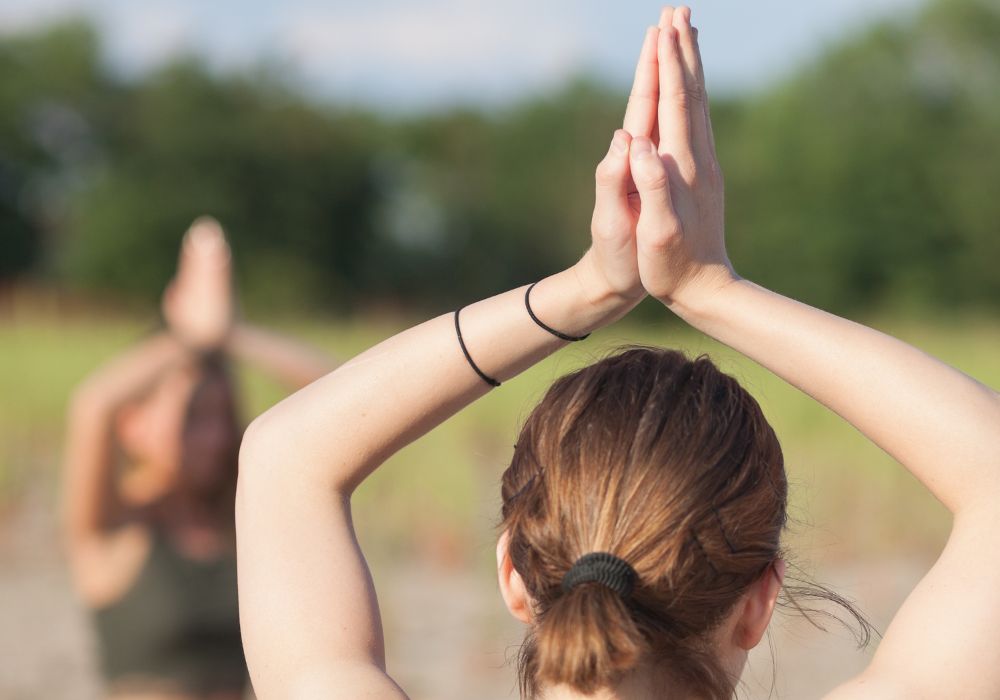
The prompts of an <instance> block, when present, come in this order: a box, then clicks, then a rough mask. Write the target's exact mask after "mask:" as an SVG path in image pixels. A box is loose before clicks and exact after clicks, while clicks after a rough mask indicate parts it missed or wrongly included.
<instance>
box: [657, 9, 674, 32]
mask: <svg viewBox="0 0 1000 700" xmlns="http://www.w3.org/2000/svg"><path fill="white" fill-rule="evenodd" d="M673 18H674V7H673V5H665V6H664V7H663V9H662V10H660V22H659V24H658V26H659V28H660V29H663V28H664V27H669V26H670V25H671V24H672V23H673Z"/></svg>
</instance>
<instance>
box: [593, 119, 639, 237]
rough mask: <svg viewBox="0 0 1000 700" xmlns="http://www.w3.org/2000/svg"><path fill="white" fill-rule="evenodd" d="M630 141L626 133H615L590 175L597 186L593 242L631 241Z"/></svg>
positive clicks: (620, 131)
mask: <svg viewBox="0 0 1000 700" xmlns="http://www.w3.org/2000/svg"><path fill="white" fill-rule="evenodd" d="M630 141H631V138H630V136H629V134H628V132H626V131H624V130H622V129H619V130H618V131H616V132H615V135H614V138H613V139H612V140H611V147H610V148H609V149H608V153H607V155H606V156H604V160H602V161H601V162H600V163H599V164H598V165H597V171H596V172H595V175H594V179H595V181H596V186H597V194H596V197H595V200H594V219H593V233H594V237H595V241H596V239H599V238H600V239H608V238H616V237H622V236H627V237H631V216H630V209H629V205H628V191H629V185H630V177H629V167H628V166H629V162H628V151H629V142H630Z"/></svg>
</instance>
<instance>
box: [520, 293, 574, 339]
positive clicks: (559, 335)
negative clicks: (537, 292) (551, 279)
mask: <svg viewBox="0 0 1000 700" xmlns="http://www.w3.org/2000/svg"><path fill="white" fill-rule="evenodd" d="M536 284H538V282H532V283H531V284H530V285H529V286H528V288H527V289H525V290H524V308H526V309H527V310H528V315H529V316H531V320H532V321H534V322H535V323H536V324H538V326H539V327H540V328H542V329H543V330H546V331H548V332H549V333H551V334H552V335H554V336H555V337H557V338H559V339H560V340H568V341H569V342H571V343H576V342H579V341H581V340H586V339H587V338H589V337H590V333H587V334H586V335H568V334H566V333H563V332H562V331H557V330H556V329H555V328H553V327H552V326H548V325H546V324H544V323H542V321H541V319H540V318H538V316H535V312H534V311H532V310H531V301H530V300H529V297H530V296H531V290H532V289H534V288H535V285H536Z"/></svg>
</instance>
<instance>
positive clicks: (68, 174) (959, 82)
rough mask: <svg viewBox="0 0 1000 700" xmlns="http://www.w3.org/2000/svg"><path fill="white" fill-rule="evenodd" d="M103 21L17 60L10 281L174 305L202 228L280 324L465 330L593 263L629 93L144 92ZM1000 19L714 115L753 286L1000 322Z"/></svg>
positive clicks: (885, 41)
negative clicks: (359, 104)
mask: <svg viewBox="0 0 1000 700" xmlns="http://www.w3.org/2000/svg"><path fill="white" fill-rule="evenodd" d="M99 48H100V47H99V43H98V41H97V38H96V37H95V35H94V33H93V31H92V30H91V29H90V28H88V27H87V26H86V25H83V24H80V23H69V24H65V25H59V26H54V27H50V28H48V29H46V30H44V31H41V32H39V33H36V34H32V35H25V36H13V37H5V38H2V39H0V230H2V232H3V237H2V239H0V281H2V280H4V279H9V278H11V277H14V276H17V275H21V274H25V273H26V272H34V273H35V274H49V275H51V276H55V277H56V278H58V279H60V280H62V281H64V282H66V283H69V284H71V285H73V286H75V287H79V288H92V289H102V290H108V291H115V292H119V293H125V294H128V295H130V296H132V297H135V298H139V299H146V300H152V299H153V298H155V296H156V295H157V294H158V293H159V291H160V290H161V289H162V286H163V283H164V282H165V281H166V279H167V278H168V276H169V275H170V272H171V270H172V267H173V265H174V259H175V256H176V250H177V244H178V242H179V239H180V235H181V233H182V232H183V230H184V229H185V227H186V226H187V225H188V223H189V222H190V221H191V220H192V219H194V218H195V217H196V216H198V215H201V214H206V213H207V214H212V215H215V216H216V217H218V218H219V219H220V220H221V221H222V223H223V224H224V226H225V227H226V229H227V231H228V232H229V235H230V236H231V238H232V240H233V242H234V248H235V250H236V254H237V255H236V259H237V263H238V265H239V268H238V272H239V275H240V278H241V280H242V282H243V284H242V287H243V293H244V295H245V297H248V302H250V303H258V304H259V303H267V304H270V305H272V306H275V307H282V308H284V307H288V306H290V305H296V304H302V303H308V304H322V305H334V306H336V307H338V308H340V309H342V310H349V309H357V308H359V307H362V306H371V305H377V304H389V305H403V304H405V305H408V306H420V307H425V308H426V307H434V308H443V307H447V306H450V305H453V304H455V303H458V302H460V301H464V300H469V299H473V298H477V297H479V296H482V295H485V294H489V293H493V292H496V291H498V290H500V289H504V288H507V287H509V286H511V285H514V284H519V283H523V282H526V281H529V280H532V279H536V278H538V277H540V276H542V275H544V274H546V273H549V272H551V271H553V270H555V269H557V268H558V267H560V266H562V265H565V264H567V263H569V262H571V261H572V260H573V259H575V258H576V257H577V256H579V255H580V254H581V253H582V251H583V249H584V247H585V246H586V242H587V238H588V229H589V224H590V209H591V205H592V201H593V187H592V174H593V168H594V165H595V164H596V162H597V161H598V160H599V159H600V158H601V157H602V155H603V153H604V151H605V149H606V147H607V143H608V141H609V140H610V137H611V132H612V131H613V129H614V128H615V127H616V126H618V124H619V123H620V119H621V113H622V109H623V105H624V102H625V100H624V98H625V92H626V91H625V89H624V87H623V88H622V89H620V90H616V91H609V90H607V89H606V88H602V87H600V86H596V85H594V84H593V83H590V82H588V81H586V80H580V81H577V82H575V83H572V84H570V85H568V86H567V87H566V88H565V89H563V90H561V91H560V92H558V93H557V94H555V95H552V96H548V97H545V98H536V99H533V100H531V101H528V102H524V103H521V104H518V105H514V106H512V107H509V108H506V109H504V110H501V111H487V110H470V109H456V110H451V111H448V112H445V113H439V114H432V115H424V116H416V117H408V118H395V119H388V118H386V117H380V116H378V115H375V114H372V113H368V112H364V111H360V110H353V111H348V110H339V109H334V108H332V107H330V106H326V105H320V104H318V103H316V102H314V101H310V100H308V99H307V98H305V97H304V96H302V95H300V94H298V93H296V92H293V91H291V90H289V89H287V88H286V87H284V83H285V82H286V81H285V80H284V77H285V76H283V75H281V74H280V73H269V72H268V71H266V70H264V71H258V72H256V73H252V74H247V75H218V74H214V73H212V72H210V71H209V70H208V69H207V68H206V67H205V66H204V65H202V64H201V63H200V62H199V61H198V60H197V59H193V58H188V59H184V60H178V61H176V62H174V63H173V64H171V65H169V66H166V67H164V68H163V69H162V70H160V71H158V72H156V73H154V74H151V75H148V76H145V77H144V78H142V79H141V80H138V81H135V82H131V83H126V82H123V81H121V80H120V79H116V78H114V77H113V76H111V75H110V74H108V73H107V71H106V69H105V68H104V67H103V66H102V65H101V61H100V60H99ZM998 84H1000V8H998V6H997V4H996V2H995V0H936V2H932V3H931V4H929V5H928V6H927V7H926V9H925V11H924V12H922V13H921V14H919V15H918V16H917V17H916V18H914V19H912V20H909V21H908V22H907V23H905V24H904V23H887V24H883V25H879V26H876V27H874V28H871V29H870V30H868V31H867V32H866V33H865V34H863V35H862V36H858V37H855V38H853V39H851V40H850V41H848V42H846V43H844V44H843V45H841V46H839V47H836V48H834V49H833V50H832V51H830V52H828V53H827V54H825V55H823V56H821V57H819V58H818V59H817V60H816V61H815V62H814V63H812V64H810V65H808V66H805V67H803V68H802V69H801V70H800V71H799V72H798V73H797V74H796V75H794V76H792V77H791V78H790V79H789V80H787V81H785V82H783V83H782V84H780V85H777V86H774V87H773V88H771V89H768V90H766V91H763V92H761V93H758V94H754V95H750V96H747V97H741V98H730V99H724V100H719V101H717V102H716V103H715V104H714V105H713V109H714V112H713V116H714V121H715V125H716V135H717V139H718V150H719V153H720V158H721V160H722V163H723V168H724V170H725V172H726V181H727V192H728V206H729V210H728V220H729V242H730V250H731V256H732V258H733V260H734V262H735V263H736V265H737V268H738V269H739V271H740V272H741V273H742V274H744V275H746V276H748V277H751V278H753V279H757V280H759V281H761V282H762V283H764V284H767V285H769V286H773V287H774V288H776V289H779V290H781V291H783V292H786V293H789V294H791V295H793V296H796V297H799V298H802V299H804V300H806V301H808V302H811V303H814V304H818V305H821V306H824V307H827V308H831V309H834V310H838V311H845V312H849V311H852V310H857V309H859V308H870V307H872V306H877V307H888V308H914V309H927V308H933V307H949V306H952V305H955V304H961V305H968V306H981V307H984V308H991V309H996V308H998V306H1000V275H998V274H997V272H996V265H997V261H998V260H1000V236H997V235H996V234H997V223H996V222H997V221H1000V197H997V196H996V195H995V193H994V190H995V185H994V182H995V181H996V179H997V168H998V165H997V163H998V162H1000V91H997V90H996V86H997V85H998Z"/></svg>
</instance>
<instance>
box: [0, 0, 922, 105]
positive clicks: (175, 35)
mask: <svg viewBox="0 0 1000 700" xmlns="http://www.w3.org/2000/svg"><path fill="white" fill-rule="evenodd" d="M661 4H662V3H661V2H651V1H649V0H617V1H612V0H603V1H601V2H598V1H597V0H504V1H503V2H481V1H475V0H422V1H418V0H410V1H407V0H362V1H357V0H356V1H354V2H345V1H344V0H326V1H325V2H319V1H317V0H211V1H206V0H141V2H136V1H135V0H0V33H10V32H16V31H20V30H24V29H30V28H32V27H37V26H39V25H43V24H45V23H47V22H50V21H53V20H54V19H58V18H60V17H64V16H67V15H82V16H86V17H90V18H92V20H93V21H94V23H95V24H96V25H97V27H98V28H99V29H100V30H101V33H102V36H103V37H104V41H105V44H106V53H107V60H108V62H109V64H110V65H111V66H112V67H113V68H114V69H115V70H117V71H118V72H120V73H122V74H123V75H126V76H131V75H141V74H142V73H143V72H145V71H148V70H150V69H152V68H155V67H156V66H157V65H160V64H162V63H163V62H164V61H166V60H169V59H170V58H171V57H173V56H176V55H178V54H182V53H191V52H195V53H197V54H199V55H201V56H203V57H205V59H206V60H207V61H208V62H209V63H210V64H211V65H212V66H214V67H216V68H217V69H219V70H231V69H239V68H243V67H247V66H254V65H257V64H260V63H262V62H264V63H271V64H275V65H278V66H282V67H284V68H287V69H289V74H290V75H293V76H295V80H296V81H297V82H299V83H301V85H302V87H303V88H305V89H306V90H308V91H310V92H312V93H314V94H317V95H319V96H321V97H324V98H332V99H337V100H341V101H350V102H361V103H365V104H371V105H374V106H377V107H382V108H385V109H392V110H410V111H413V110H417V111H424V110H432V109H435V108H437V107H441V106H447V105H452V104H455V103H475V104H481V105H487V106H488V105H493V104H503V103H504V102H507V101H510V100H512V99H517V98H519V97H525V96H529V95H538V94H544V92H546V91H547V90H553V89H556V88H558V86H559V85H560V84H562V83H563V82H565V81H566V80H567V79H568V78H571V77H572V76H574V75H577V74H580V73H589V74H593V75H597V76H599V77H600V78H601V79H603V80H605V81H606V82H608V83H609V84H610V85H619V84H620V85H621V86H622V89H623V90H625V89H627V87H628V85H629V84H630V81H631V75H632V71H633V69H634V64H635V58H636V56H637V54H638V50H639V45H640V43H641V40H642V36H643V33H644V30H645V28H646V26H647V25H649V24H651V23H655V22H656V19H657V16H658V14H659V8H660V7H661ZM688 4H689V5H690V6H691V8H692V11H693V21H694V23H695V25H696V26H698V27H699V36H700V40H701V46H702V52H703V54H704V57H705V67H706V74H707V80H708V83H709V89H710V91H712V92H719V93H722V92H727V93H732V92H745V91H750V90H753V89H756V88H759V87H761V86H763V85H767V84H769V83H772V82H774V81H776V80H779V79H780V78H781V76H782V75H785V74H787V73H789V72H792V71H794V69H795V67H796V66H799V65H801V64H802V63H803V62H805V61H808V60H809V59H810V58H811V57H813V56H815V55H816V54H818V53H820V52H821V51H822V50H823V48H824V47H826V46H829V45H830V44H831V43H835V42H837V41H839V40H842V39H843V38H845V37H849V36H850V35H851V34H852V33H855V32H857V31H860V30H863V29H864V27H865V26H867V25H870V24H871V23H872V22H875V21H878V20H880V19H884V18H895V19H905V18H906V17H908V16H911V15H912V14H913V13H914V12H916V11H917V10H918V9H919V7H920V5H921V4H922V2H921V0H759V1H756V2H746V1H745V0H691V2H689V3H688Z"/></svg>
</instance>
